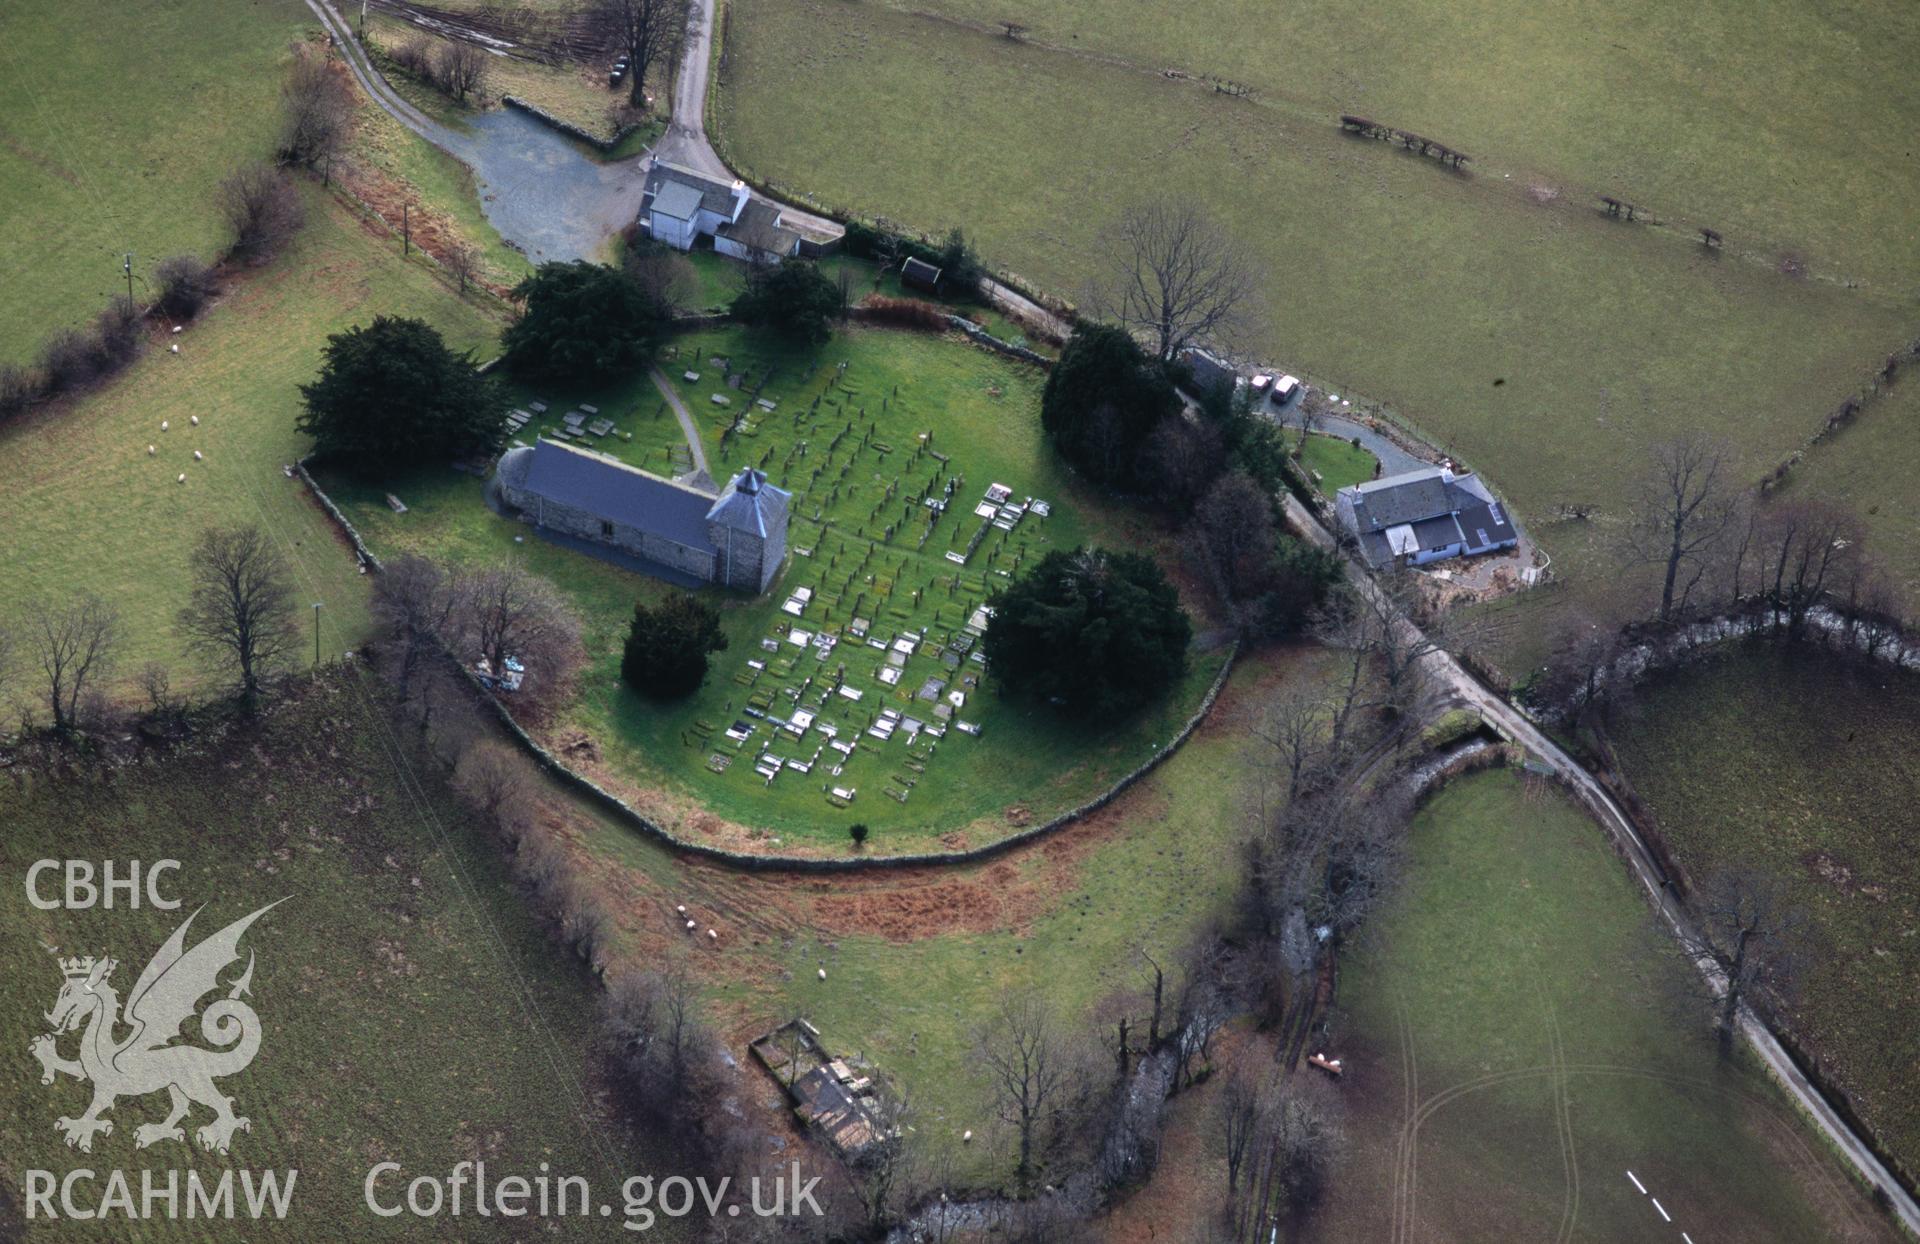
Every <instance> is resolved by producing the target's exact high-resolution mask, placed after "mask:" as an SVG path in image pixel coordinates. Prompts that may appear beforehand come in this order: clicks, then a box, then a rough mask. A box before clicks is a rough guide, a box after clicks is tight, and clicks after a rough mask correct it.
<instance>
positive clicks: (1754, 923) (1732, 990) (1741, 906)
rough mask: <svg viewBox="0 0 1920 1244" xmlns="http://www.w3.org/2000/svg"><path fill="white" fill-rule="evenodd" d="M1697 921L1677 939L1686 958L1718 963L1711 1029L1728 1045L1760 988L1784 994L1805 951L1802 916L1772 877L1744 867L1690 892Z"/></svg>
mask: <svg viewBox="0 0 1920 1244" xmlns="http://www.w3.org/2000/svg"><path fill="white" fill-rule="evenodd" d="M1691 907H1692V908H1693V912H1694V917H1695V920H1696V922H1697V923H1696V925H1695V927H1694V929H1693V930H1692V931H1690V932H1688V933H1686V934H1684V935H1683V936H1682V937H1681V947H1682V950H1683V952H1684V953H1685V954H1686V955H1687V956H1688V957H1689V958H1691V959H1695V960H1698V959H1711V960H1712V961H1713V962H1714V963H1715V964H1716V965H1718V967H1719V969H1720V974H1721V988H1720V990H1719V992H1717V993H1715V994H1713V1007H1714V1030H1715V1032H1716V1034H1717V1035H1718V1036H1719V1038H1720V1043H1721V1046H1722V1048H1723V1049H1730V1048H1731V1047H1732V1044H1733V1038H1734V1034H1735V1032H1736V1031H1737V1025H1738V1022H1739V1016H1740V1007H1741V1005H1742V1004H1743V1003H1745V1002H1747V1001H1748V1000H1749V998H1750V996H1751V995H1753V994H1755V993H1756V992H1761V991H1764V992H1766V993H1770V994H1772V995H1773V996H1775V997H1781V998H1784V997H1785V996H1786V995H1787V994H1788V993H1789V992H1790V991H1791V989H1792V987H1793V983H1794V978H1795V976H1796V975H1797V972H1798V968H1799V964H1800V960H1801V959H1802V958H1803V956H1804V954H1805V952H1806V941H1807V936H1808V923H1807V918H1806V914H1805V913H1804V912H1802V911H1801V910H1800V909H1798V908H1797V907H1795V906H1794V905H1793V904H1792V903H1791V902H1790V901H1789V899H1788V896H1787V891H1786V888H1785V887H1784V886H1782V885H1781V884H1780V883H1779V882H1777V881H1775V880H1774V879H1773V878H1772V877H1770V876H1767V875H1765V874H1763V873H1759V872H1754V871H1751V870H1747V869H1727V870H1723V871H1721V872H1717V873H1715V874H1714V875H1713V876H1712V877H1710V878H1708V880H1707V883H1706V884H1705V885H1703V886H1701V887H1700V889H1699V891H1698V892H1697V893H1696V894H1695V895H1694V897H1693V902H1692V903H1691Z"/></svg>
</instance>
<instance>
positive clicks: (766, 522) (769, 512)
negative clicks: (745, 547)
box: [707, 467, 792, 538]
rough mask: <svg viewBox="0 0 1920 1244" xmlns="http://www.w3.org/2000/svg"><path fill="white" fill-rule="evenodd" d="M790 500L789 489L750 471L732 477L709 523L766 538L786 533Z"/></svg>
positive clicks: (749, 469) (712, 512) (710, 513)
mask: <svg viewBox="0 0 1920 1244" xmlns="http://www.w3.org/2000/svg"><path fill="white" fill-rule="evenodd" d="M790 500H792V494H791V493H789V492H787V490H786V489H784V488H776V487H775V486H773V485H772V484H769V483H768V482H767V477H766V474H765V473H764V472H761V471H756V470H755V469H753V468H752V467H748V468H747V469H746V470H744V471H742V472H740V474H738V475H736V476H734V477H733V480H732V482H730V483H729V484H728V485H727V490H726V491H725V492H723V493H721V494H720V499H719V500H718V501H716V502H714V503H713V508H712V509H711V510H709V511H707V520H708V521H709V522H713V523H718V524H719V525H720V526H722V527H731V528H733V530H735V531H745V532H749V533H751V534H753V535H756V536H760V537H762V538H765V537H766V536H767V534H768V533H769V532H773V531H784V530H785V527H786V521H785V520H786V517H787V503H788V502H789V501H790Z"/></svg>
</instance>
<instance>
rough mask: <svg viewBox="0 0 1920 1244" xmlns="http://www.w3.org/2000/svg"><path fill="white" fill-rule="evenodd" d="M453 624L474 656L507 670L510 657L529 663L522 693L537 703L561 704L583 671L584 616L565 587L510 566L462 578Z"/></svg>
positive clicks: (490, 666)
mask: <svg viewBox="0 0 1920 1244" xmlns="http://www.w3.org/2000/svg"><path fill="white" fill-rule="evenodd" d="M456 592H457V600H456V603H455V605H454V618H453V622H452V626H453V628H454V630H455V631H456V632H457V633H458V635H459V636H460V643H459V644H458V645H457V646H458V647H459V648H461V649H463V650H464V653H465V654H466V655H467V657H468V659H472V658H473V657H480V658H483V659H485V661H486V662H487V664H488V666H489V668H491V669H494V670H496V671H497V670H503V669H505V668H506V661H507V658H508V657H514V658H516V659H517V660H519V661H520V662H521V663H522V664H523V665H525V666H526V671H527V680H526V682H525V684H523V687H522V690H521V695H522V697H523V702H527V703H530V704H532V705H534V706H544V705H551V704H553V703H556V702H557V701H558V700H559V699H561V698H564V696H565V692H566V688H567V686H568V685H569V684H570V683H571V681H572V679H573V676H574V674H575V672H576V671H577V670H578V668H579V665H580V661H581V657H582V652H581V646H580V630H581V624H580V617H579V615H578V614H577V613H575V612H574V610H573V607H572V606H571V605H569V604H568V603H567V601H566V599H565V598H564V597H562V596H561V594H560V591H559V589H557V588H555V587H554V586H553V584H551V583H549V582H547V581H546V580H545V579H542V578H539V577H538V576H536V575H532V574H529V573H527V572H526V571H525V570H522V569H521V568H520V567H518V566H513V565H508V566H501V567H497V568H495V569H492V570H483V571H481V572H480V573H479V574H476V575H474V576H472V577H471V578H467V579H463V580H461V582H460V584H459V586H458V588H457V589H456Z"/></svg>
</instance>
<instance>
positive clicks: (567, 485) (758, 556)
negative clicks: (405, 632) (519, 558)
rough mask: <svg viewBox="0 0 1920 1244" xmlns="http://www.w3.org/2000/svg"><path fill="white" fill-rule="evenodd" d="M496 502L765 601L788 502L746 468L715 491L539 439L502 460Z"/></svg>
mask: <svg viewBox="0 0 1920 1244" xmlns="http://www.w3.org/2000/svg"><path fill="white" fill-rule="evenodd" d="M496 484H497V486H498V489H499V494H500V499H501V500H502V501H504V502H506V504H507V505H509V506H512V507H513V508H514V509H516V510H519V511H520V513H521V516H522V517H524V518H525V519H526V520H527V521H528V522H531V523H533V524H534V525H535V526H537V527H543V528H546V529H547V530H549V531H555V532H559V533H561V534H563V535H569V536H574V537H577V538H580V539H583V540H593V541H596V542H598V543H601V544H607V545H611V546H613V547H614V548H617V549H620V550H622V551H623V552H627V553H631V554H633V555H634V556H636V557H641V558H644V559H645V560H647V561H650V562H654V563H655V564H657V565H660V566H664V567H666V568H668V569H670V570H677V571H679V572H681V573H683V574H688V575H692V576H693V577H695V578H697V579H700V580H702V581H703V582H706V583H714V584H718V585H720V586H722V587H730V588H737V589H739V590H740V591H743V592H755V593H758V592H764V591H766V590H767V585H768V584H770V583H772V582H773V577H774V575H776V574H778V573H779V571H780V563H781V561H782V560H783V559H784V558H785V557H786V555H787V511H788V505H789V502H790V501H791V500H792V496H791V494H789V493H788V492H787V491H786V490H785V489H781V488H776V487H774V486H773V485H772V484H770V483H768V482H767V477H766V475H765V474H763V473H761V472H759V471H756V470H754V469H752V468H751V467H749V468H748V469H746V470H744V471H742V472H740V473H739V474H738V475H736V476H734V477H733V479H732V480H731V481H729V482H728V484H727V486H726V487H725V488H724V489H716V488H715V487H714V484H713V481H712V480H711V479H709V478H708V477H707V475H706V474H705V473H704V472H698V473H695V474H693V475H689V476H682V477H680V478H678V479H665V478H663V477H661V476H658V475H654V474H652V473H651V472H648V471H642V470H641V469H640V468H638V467H633V466H628V465H627V464H626V463H624V462H619V461H616V460H615V459H613V458H609V457H606V456H605V455H603V454H597V453H594V452H592V451H590V450H586V449H580V448H577V447H575V446H573V445H568V444H565V443H564V442H561V441H554V440H547V439H544V438H543V439H541V440H540V441H538V442H536V443H535V444H534V445H533V446H532V447H530V448H529V447H527V446H524V445H523V446H518V447H516V448H513V449H509V450H508V451H507V452H506V453H504V454H502V455H500V465H499V468H498V472H497V475H496Z"/></svg>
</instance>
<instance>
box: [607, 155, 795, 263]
mask: <svg viewBox="0 0 1920 1244" xmlns="http://www.w3.org/2000/svg"><path fill="white" fill-rule="evenodd" d="M640 221H641V223H642V224H643V225H645V226H646V229H647V232H648V233H649V234H650V235H651V236H652V237H653V239H654V240H655V241H657V242H664V243H665V244H666V245H668V246H671V247H674V248H675V249H677V250H683V251H690V250H692V249H693V248H694V247H695V246H696V245H698V244H699V242H700V239H701V238H703V237H704V238H712V239H713V249H715V250H717V251H719V252H720V253H721V254H723V255H731V256H732V257H733V258H735V259H744V260H748V261H750V262H762V263H764V262H773V263H778V262H779V261H780V260H782V259H785V258H787V257H788V256H789V255H793V254H795V253H797V252H798V251H799V249H800V235H799V234H798V233H796V232H794V231H793V230H792V229H789V228H787V227H786V225H785V223H784V221H783V218H782V216H781V212H780V209H779V208H778V207H776V206H775V205H774V204H772V203H769V202H767V201H766V200H764V199H756V198H754V197H753V195H752V194H751V193H750V192H749V191H748V190H747V183H746V182H744V181H734V182H725V181H720V180H717V179H715V178H712V177H708V176H707V175H705V174H704V173H698V172H695V171H694V170H693V169H690V168H688V167H686V166H685V165H682V164H674V163H671V162H670V161H667V160H655V161H654V162H653V165H652V167H651V168H649V169H648V170H647V182H646V192H645V194H644V195H643V196H642V198H641V200H640Z"/></svg>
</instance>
